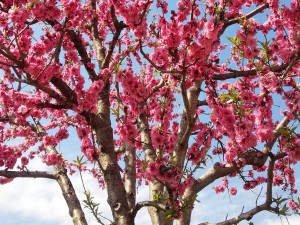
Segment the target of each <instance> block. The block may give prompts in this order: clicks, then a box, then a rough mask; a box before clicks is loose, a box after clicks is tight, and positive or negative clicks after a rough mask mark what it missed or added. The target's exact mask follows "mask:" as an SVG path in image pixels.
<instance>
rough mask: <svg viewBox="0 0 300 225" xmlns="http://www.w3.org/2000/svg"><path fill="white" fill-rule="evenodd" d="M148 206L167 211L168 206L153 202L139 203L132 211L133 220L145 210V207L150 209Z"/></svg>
mask: <svg viewBox="0 0 300 225" xmlns="http://www.w3.org/2000/svg"><path fill="white" fill-rule="evenodd" d="M148 206H152V207H154V208H156V209H158V210H166V206H164V205H163V204H160V203H157V202H153V201H143V202H138V203H137V204H136V205H135V207H134V208H133V209H132V211H131V215H132V217H133V218H135V216H136V214H137V212H138V211H139V210H140V209H141V208H143V207H148Z"/></svg>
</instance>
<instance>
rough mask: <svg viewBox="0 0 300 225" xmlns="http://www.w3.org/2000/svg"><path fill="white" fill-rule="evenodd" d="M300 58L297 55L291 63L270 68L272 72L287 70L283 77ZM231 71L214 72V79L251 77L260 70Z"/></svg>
mask: <svg viewBox="0 0 300 225" xmlns="http://www.w3.org/2000/svg"><path fill="white" fill-rule="evenodd" d="M299 59H300V56H297V57H295V58H294V59H293V60H292V61H291V62H290V63H284V64H282V65H280V66H276V67H274V68H270V71H272V72H281V71H283V70H285V72H284V73H283V75H282V76H283V77H285V76H286V75H287V73H288V72H289V71H290V70H291V68H292V66H294V65H295V64H296V63H298V60H299ZM230 71H231V72H230V73H224V74H214V75H213V79H214V80H227V79H232V78H239V77H250V76H254V75H256V73H257V72H258V70H246V71H238V70H230Z"/></svg>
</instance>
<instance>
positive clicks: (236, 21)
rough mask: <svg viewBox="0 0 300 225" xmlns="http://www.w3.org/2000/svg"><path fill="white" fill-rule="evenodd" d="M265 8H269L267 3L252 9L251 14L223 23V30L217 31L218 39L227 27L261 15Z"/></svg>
mask: <svg viewBox="0 0 300 225" xmlns="http://www.w3.org/2000/svg"><path fill="white" fill-rule="evenodd" d="M266 8H269V4H268V3H265V4H263V5H261V6H260V7H258V8H256V9H254V10H253V11H252V12H250V13H248V14H247V15H245V16H242V17H238V18H235V19H231V20H229V21H227V22H225V24H224V25H223V28H222V29H221V30H220V31H219V34H218V37H220V36H221V35H222V34H223V33H224V31H225V30H226V28H227V27H229V26H231V25H233V24H236V23H239V22H240V21H243V20H247V19H250V18H251V17H253V16H255V15H256V14H258V13H261V12H262V11H263V10H265V9H266Z"/></svg>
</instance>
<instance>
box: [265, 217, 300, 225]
mask: <svg viewBox="0 0 300 225" xmlns="http://www.w3.org/2000/svg"><path fill="white" fill-rule="evenodd" d="M261 224H264V225H299V224H300V217H299V215H292V216H289V217H287V218H285V217H281V219H280V218H279V217H278V216H276V215H274V216H273V217H272V218H267V219H263V220H262V221H261Z"/></svg>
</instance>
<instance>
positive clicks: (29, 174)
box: [0, 170, 57, 180]
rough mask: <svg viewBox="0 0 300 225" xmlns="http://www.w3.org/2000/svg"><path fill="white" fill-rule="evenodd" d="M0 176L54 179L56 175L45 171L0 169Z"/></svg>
mask: <svg viewBox="0 0 300 225" xmlns="http://www.w3.org/2000/svg"><path fill="white" fill-rule="evenodd" d="M0 176H2V177H7V178H19V177H20V178H48V179H53V180H56V179H57V176H56V174H55V173H50V172H46V171H8V170H0Z"/></svg>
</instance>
